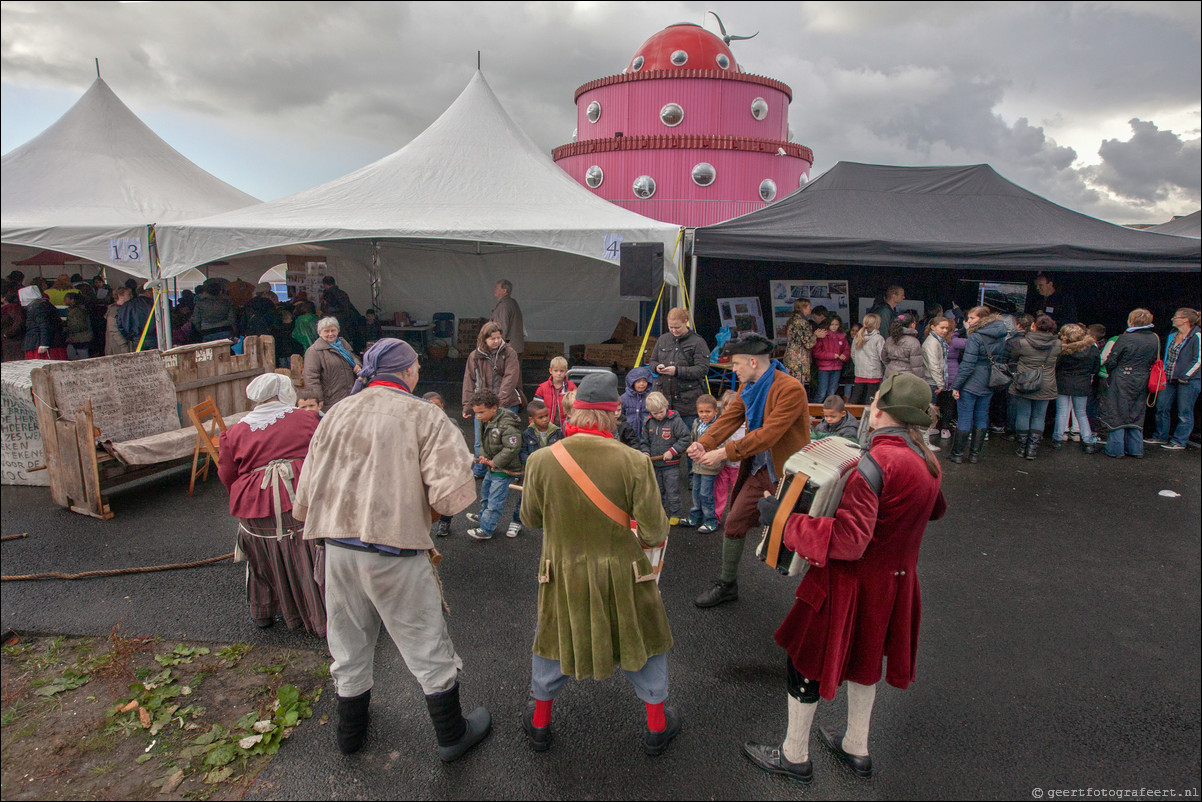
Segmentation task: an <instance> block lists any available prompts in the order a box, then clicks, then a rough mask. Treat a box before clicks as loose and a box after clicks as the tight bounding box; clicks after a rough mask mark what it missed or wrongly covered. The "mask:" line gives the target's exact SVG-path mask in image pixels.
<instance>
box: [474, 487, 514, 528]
mask: <svg viewBox="0 0 1202 802" xmlns="http://www.w3.org/2000/svg"><path fill="white" fill-rule="evenodd" d="M511 478H512V477H510V476H505V475H502V476H498V475H497V474H495V473H492V472H491V471H489V472H488V473H487V474H485V476H484V482H483V483H481V485H480V501H481V503H482V504H483V506H482V507H481V509H480V528H481V529H483V530H484V531H485V533H486V534H490V535H491V534H492V533H493V530H494V529H496V528H497V522H498V521H500V520H501V509H502V508H503V507H504V506H505V500H506V499H508V498H509V481H510V479H511Z"/></svg>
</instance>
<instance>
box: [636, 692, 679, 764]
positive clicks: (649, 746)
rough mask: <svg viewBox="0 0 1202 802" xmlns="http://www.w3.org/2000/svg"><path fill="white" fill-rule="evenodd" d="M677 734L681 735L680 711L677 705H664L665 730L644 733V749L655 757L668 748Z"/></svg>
mask: <svg viewBox="0 0 1202 802" xmlns="http://www.w3.org/2000/svg"><path fill="white" fill-rule="evenodd" d="M677 735H680V713H678V712H676V708H675V707H668V706H667V705H664V731H663V732H652V731H651V730H647V731H646V732H645V733H643V751H644V752H646V753H647V754H649V755H651V756H653V757H654V756H655V755H658V754H659V753H661V752H663V751H664V750H665V749H667V748H668V744H669V743H671V742H672V739H673V738H675V737H676V736H677Z"/></svg>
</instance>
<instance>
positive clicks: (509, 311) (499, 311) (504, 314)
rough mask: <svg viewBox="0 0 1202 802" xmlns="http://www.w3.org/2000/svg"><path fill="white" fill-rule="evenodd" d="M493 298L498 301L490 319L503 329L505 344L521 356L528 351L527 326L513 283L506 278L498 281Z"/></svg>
mask: <svg viewBox="0 0 1202 802" xmlns="http://www.w3.org/2000/svg"><path fill="white" fill-rule="evenodd" d="M492 297H494V298H496V299H497V305H496V306H494V307H493V309H492V315H490V316H489V318H488V319H489V320H491V321H492V322H494V323H496V324H497V325H499V326H500V327H501V334H502V335H503V336H504V337H505V342H507V343H509V347H510V348H512V349H513V350H514V351H516V352H517V354H518V355H519V356H521V354H522V352H524V351H525V350H526V324H525V322H523V320H522V307H520V306H518V302H517V301H516V300H515V299H514V297H513V282H512V281H510V280H509V279H504V278H503V279H501V280H500V281H498V282H497V285H496V286H495V287H493V291H492Z"/></svg>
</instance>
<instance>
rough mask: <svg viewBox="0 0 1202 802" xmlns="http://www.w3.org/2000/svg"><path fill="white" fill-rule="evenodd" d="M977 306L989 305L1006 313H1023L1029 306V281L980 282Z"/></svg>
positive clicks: (978, 284)
mask: <svg viewBox="0 0 1202 802" xmlns="http://www.w3.org/2000/svg"><path fill="white" fill-rule="evenodd" d="M977 306H988V307H989V308H990V309H996V310H997V311H999V312H1001V313H1002V314H1004V315H1021V314H1022V313H1023V312H1024V311H1025V310H1026V308H1027V283H1026V282H1025V281H1020V282H1015V283H1009V282H1004V281H981V282H978V283H977Z"/></svg>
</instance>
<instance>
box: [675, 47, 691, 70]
mask: <svg viewBox="0 0 1202 802" xmlns="http://www.w3.org/2000/svg"><path fill="white" fill-rule="evenodd" d="M688 60H689V54H688V53H686V52H684V51H683V50H673V51H672V63H673V64H675V65H676V66H677V67H683V66H684V65H685V64H686V63H687V62H688Z"/></svg>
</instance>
